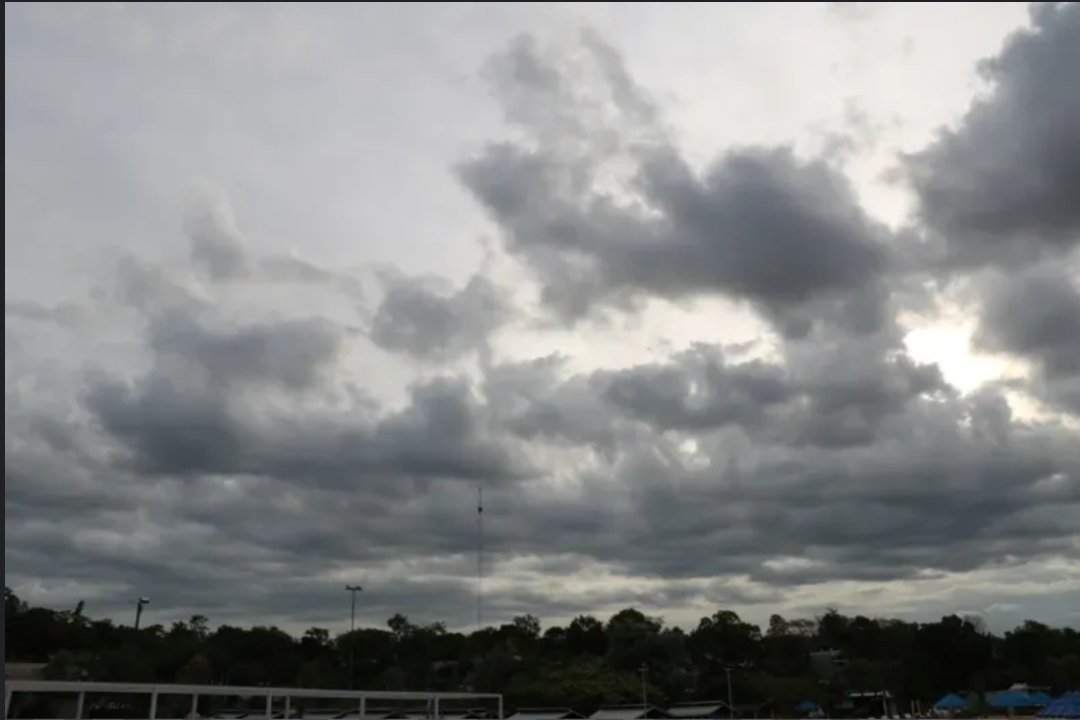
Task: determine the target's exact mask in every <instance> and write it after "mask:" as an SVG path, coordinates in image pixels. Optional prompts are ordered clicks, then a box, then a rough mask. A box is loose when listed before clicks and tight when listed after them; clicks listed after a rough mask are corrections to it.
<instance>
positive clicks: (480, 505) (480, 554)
mask: <svg viewBox="0 0 1080 720" xmlns="http://www.w3.org/2000/svg"><path fill="white" fill-rule="evenodd" d="M483 607H484V488H477V489H476V629H477V630H479V629H481V628H482V627H484V621H483Z"/></svg>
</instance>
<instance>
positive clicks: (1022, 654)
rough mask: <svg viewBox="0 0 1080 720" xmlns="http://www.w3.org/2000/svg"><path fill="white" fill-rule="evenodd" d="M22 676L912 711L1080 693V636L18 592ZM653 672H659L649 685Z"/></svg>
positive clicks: (871, 623) (830, 617)
mask: <svg viewBox="0 0 1080 720" xmlns="http://www.w3.org/2000/svg"><path fill="white" fill-rule="evenodd" d="M4 595H5V597H4V600H5V617H6V621H7V628H6V636H5V638H4V642H5V646H6V648H7V661H8V662H9V663H10V662H39V663H47V666H46V668H45V673H46V675H47V677H49V678H50V679H89V680H96V681H115V682H185V683H195V684H204V683H221V684H228V685H262V684H269V685H273V686H300V687H325V688H345V687H349V685H350V678H349V675H350V665H351V666H352V685H353V686H354V687H355V688H357V689H380V690H443V691H452V690H464V691H470V690H471V691H477V692H480V691H497V692H503V693H504V694H505V696H506V702H507V704H508V706H509V707H542V706H559V707H574V708H575V709H578V710H579V711H587V710H589V709H591V708H595V707H598V706H600V705H605V704H615V703H633V702H640V700H641V691H642V677H643V676H644V678H645V681H646V683H647V688H646V689H647V692H648V695H649V699H650V701H652V702H654V703H656V704H660V705H662V704H667V703H675V702H681V701H689V700H706V699H709V700H712V699H719V700H724V699H726V698H727V692H728V689H727V672H726V671H730V675H731V685H732V688H731V689H732V695H733V696H734V699H735V705H736V707H747V708H749V707H757V706H760V705H763V704H765V703H768V702H770V701H771V702H772V703H773V704H774V706H776V707H778V708H779V707H783V706H787V707H790V706H792V705H794V704H796V703H798V702H801V701H805V700H814V701H817V702H819V703H821V704H822V705H823V706H826V707H827V706H830V705H832V704H834V703H835V702H837V701H838V700H839V698H841V697H843V696H844V695H845V694H846V693H847V692H848V691H851V690H861V691H879V690H888V691H890V692H891V693H892V694H893V696H894V697H896V698H897V700H898V702H899V703H900V706H901V707H907V703H908V702H909V701H913V700H917V701H921V702H922V703H923V705H924V707H925V706H926V704H927V703H930V702H933V701H934V700H936V699H937V698H939V697H940V696H942V695H943V694H945V693H947V692H952V691H959V690H967V691H972V692H986V691H990V690H995V689H1002V688H1006V687H1008V686H1009V685H1011V684H1013V683H1028V684H1030V685H1033V686H1043V687H1046V688H1049V689H1050V691H1051V692H1052V693H1059V692H1062V691H1065V690H1071V689H1078V688H1080V633H1078V632H1077V631H1076V630H1073V629H1057V628H1050V627H1047V626H1046V625H1043V624H1041V623H1038V622H1034V621H1027V622H1025V623H1024V624H1023V625H1021V626H1019V627H1017V628H1016V629H1014V630H1012V631H1010V632H1007V633H1005V634H1004V635H1003V636H996V635H994V634H991V633H989V632H987V630H986V629H985V628H984V627H983V626H982V624H981V622H980V621H979V620H978V619H972V618H961V617H957V616H955V615H952V616H948V617H944V618H942V619H941V620H940V621H938V622H932V623H912V622H905V621H902V620H882V619H876V618H869V617H863V616H861V615H859V616H855V617H848V616H845V615H842V614H840V613H837V612H831V611H830V612H827V613H826V614H824V615H822V616H821V617H818V618H816V619H812V620H811V619H792V620H788V619H785V618H783V617H780V616H779V615H774V616H773V617H772V618H771V619H770V621H769V625H768V627H765V628H760V627H758V626H756V625H754V624H752V623H748V622H745V621H743V620H742V619H740V618H739V616H738V615H736V614H735V613H733V612H731V611H728V610H720V611H718V612H716V613H715V614H713V615H711V616H709V617H706V618H702V619H701V621H700V623H698V625H697V627H695V628H694V629H693V630H691V631H689V632H686V631H684V630H681V629H679V628H674V627H666V626H665V625H664V623H663V621H662V620H660V619H658V618H653V617H649V616H647V615H644V614H643V613H641V612H639V611H637V610H634V609H632V608H628V609H626V610H622V611H620V612H618V613H616V614H615V615H614V616H612V617H611V618H610V619H608V620H607V621H606V622H605V621H603V620H600V619H597V618H594V617H590V616H581V617H578V618H577V619H575V620H574V621H573V622H571V623H570V624H569V625H567V626H565V627H559V626H554V627H548V628H544V627H542V626H541V624H540V621H539V620H537V619H536V618H535V617H532V616H529V615H526V616H523V617H518V618H514V620H513V621H512V622H509V623H506V624H504V625H501V626H499V627H487V628H484V629H482V630H479V631H476V632H472V633H458V632H449V631H447V630H446V629H445V627H444V626H443V625H442V624H440V623H434V624H430V625H416V624H413V623H411V622H410V621H409V620H408V618H406V617H403V616H401V615H395V616H394V617H392V618H390V620H389V621H388V622H387V627H386V628H362V629H358V630H356V631H355V632H352V633H345V634H342V635H338V636H336V637H335V636H332V635H331V634H330V632H329V631H327V630H325V629H323V628H314V627H313V628H311V629H310V630H308V631H307V632H305V633H304V634H303V636H302V637H299V638H296V637H293V636H290V635H289V634H288V633H286V632H284V631H282V630H280V629H278V628H275V627H252V628H241V627H235V626H229V625H222V626H220V627H217V628H216V629H214V628H211V626H210V623H209V621H208V619H207V618H205V617H202V616H195V617H192V618H191V619H190V620H189V621H187V622H176V623H173V624H172V625H171V626H170V627H164V626H162V625H151V626H148V627H144V628H142V629H139V630H136V629H134V628H133V627H129V626H118V625H115V624H113V623H112V622H111V621H109V620H94V619H92V618H90V617H88V616H87V615H86V614H84V612H83V605H82V603H80V604H79V606H78V607H75V608H72V609H70V610H51V609H47V608H43V607H30V606H28V605H27V604H26V603H24V602H22V601H20V599H19V598H18V597H16V596H15V594H14V593H12V591H11V590H10V589H5V593H4ZM643 669H644V672H643Z"/></svg>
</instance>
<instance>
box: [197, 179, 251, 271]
mask: <svg viewBox="0 0 1080 720" xmlns="http://www.w3.org/2000/svg"><path fill="white" fill-rule="evenodd" d="M185 225H186V229H187V234H188V237H189V238H190V239H191V260H192V263H193V264H194V265H195V267H196V268H198V269H200V270H203V271H204V272H206V274H207V275H208V276H209V277H210V279H211V280H214V281H228V280H236V279H238V278H241V277H244V276H245V275H247V273H248V267H247V265H248V258H247V251H246V249H245V247H244V240H243V238H242V237H241V235H240V233H239V231H238V230H237V229H236V228H235V226H234V224H233V222H232V219H231V218H230V217H229V213H228V208H227V207H226V206H224V205H223V204H222V203H220V202H214V201H212V200H210V199H204V200H202V201H200V202H198V203H196V204H195V205H194V206H193V207H192V208H191V210H190V212H189V213H188V217H187V221H186V223H185Z"/></svg>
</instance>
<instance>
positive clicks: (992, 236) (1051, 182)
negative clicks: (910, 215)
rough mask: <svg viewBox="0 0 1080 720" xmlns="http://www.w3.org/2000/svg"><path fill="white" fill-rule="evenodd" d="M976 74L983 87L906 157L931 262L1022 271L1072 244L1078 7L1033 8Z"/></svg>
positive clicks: (1078, 171)
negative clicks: (1026, 24)
mask: <svg viewBox="0 0 1080 720" xmlns="http://www.w3.org/2000/svg"><path fill="white" fill-rule="evenodd" d="M981 70H982V72H983V75H984V76H985V77H986V79H987V80H988V81H989V83H990V85H991V87H990V90H989V92H988V93H987V94H986V96H985V97H982V98H979V99H977V100H976V101H975V102H974V103H973V104H972V106H971V108H970V110H969V111H968V113H967V115H966V116H965V117H964V118H963V119H962V120H961V122H960V124H959V125H958V126H957V127H956V128H955V129H945V130H943V131H942V133H941V135H940V137H939V138H938V139H937V140H936V141H935V142H934V143H933V144H932V145H930V146H929V147H928V148H926V149H925V150H923V151H921V152H918V153H915V154H914V155H912V156H911V157H909V158H907V161H906V162H907V167H908V170H909V172H910V174H911V177H912V181H913V184H914V187H915V190H916V192H917V194H918V198H919V203H920V204H919V212H920V215H921V217H922V220H923V221H924V222H925V223H926V225H927V226H928V227H929V228H930V229H931V230H932V233H933V235H932V238H931V246H932V259H933V261H934V262H935V263H940V264H943V265H944V266H945V267H947V268H955V267H977V266H982V265H985V264H996V265H1010V264H1015V263H1027V262H1030V261H1031V260H1033V259H1037V258H1039V257H1040V256H1042V255H1045V254H1047V253H1056V254H1060V253H1063V252H1065V251H1068V250H1069V249H1071V248H1076V247H1077V245H1078V244H1080V133H1078V132H1077V131H1076V128H1077V127H1080V89H1078V88H1077V81H1076V78H1077V74H1078V73H1080V4H1077V3H1038V4H1036V5H1034V6H1033V8H1032V11H1031V27H1030V28H1029V29H1024V30H1020V31H1018V32H1017V33H1015V34H1014V35H1013V36H1012V37H1010V38H1009V39H1008V41H1007V42H1006V43H1005V47H1004V49H1003V50H1002V51H1001V53H1000V54H998V55H997V56H996V57H994V58H991V59H988V60H986V61H985V62H984V63H983V64H982V66H981Z"/></svg>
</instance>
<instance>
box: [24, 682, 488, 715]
mask: <svg viewBox="0 0 1080 720" xmlns="http://www.w3.org/2000/svg"><path fill="white" fill-rule="evenodd" d="M18 693H35V694H50V695H57V694H62V695H67V696H74V700H75V707H74V710H73V711H72V714H71V715H70V716H65V717H70V718H73V719H74V720H81V718H83V717H84V713H85V712H86V710H87V709H88V708H87V706H86V696H87V695H88V694H90V695H95V696H101V695H146V696H148V701H149V707H150V713H149V720H157V711H158V710H157V709H158V699H159V698H160V697H161V696H163V695H165V696H169V697H174V696H177V695H180V696H189V697H190V698H191V711H190V713H189V717H197V716H198V708H199V698H200V697H206V696H218V697H220V696H228V697H244V698H249V699H250V698H265V706H264V707H265V711H264V712H265V714H259V711H250V712H249V713H248V714H246V715H244V717H245V718H260V717H261V718H277V717H281V718H291V717H298V714H296V713H294V712H293V710H292V708H291V703H292V700H294V699H314V700H334V701H343V700H353V701H355V702H356V710H355V711H351V712H349V716H350V717H357V718H369V720H375V719H376V716H374V715H368V714H367V708H368V707H369V706H368V702H369V701H372V700H374V701H376V702H378V701H383V702H394V703H398V702H412V703H417V702H423V703H426V704H427V707H428V708H430V715H431V717H432V718H442V717H444V712H443V711H444V710H445V709H446V706H444V705H442V703H444V702H451V703H462V702H468V701H487V702H491V701H494V702H495V704H496V717H495V720H502V718H503V697H502V695H501V694H498V693H454V692H382V691H367V690H323V689H310V688H281V687H276V688H275V687H261V686H254V687H239V686H231V685H171V684H149V683H95V682H66V681H52V680H5V681H4V717H5V718H7V717H10V712H11V707H12V698H13V697H14V696H15V695H16V694H18ZM441 705H442V706H441ZM440 706H441V707H440ZM343 712H346V711H344V710H343ZM446 714H449V713H446ZM222 716H223V717H237V715H236V714H235V711H229V714H228V715H226V714H224V713H223V714H222ZM324 717H325V716H324Z"/></svg>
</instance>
